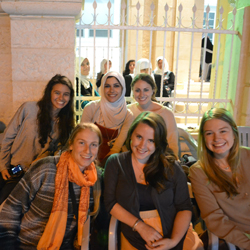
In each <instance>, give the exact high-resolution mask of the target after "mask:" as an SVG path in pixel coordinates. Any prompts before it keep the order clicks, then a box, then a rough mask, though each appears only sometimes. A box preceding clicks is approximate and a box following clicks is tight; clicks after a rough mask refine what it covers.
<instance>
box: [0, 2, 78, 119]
mask: <svg viewBox="0 0 250 250" xmlns="http://www.w3.org/2000/svg"><path fill="white" fill-rule="evenodd" d="M0 4H1V5H0V6H1V9H0V10H1V11H2V13H1V16H0V27H1V28H0V41H1V42H0V60H1V64H3V65H4V68H5V69H2V67H1V69H0V70H1V76H2V75H3V76H4V77H1V78H0V84H1V86H3V87H2V88H1V98H0V105H1V109H0V117H1V120H2V121H3V122H5V123H6V124H7V123H8V122H9V120H10V118H11V117H12V116H13V114H14V113H15V111H16V110H17V108H18V107H19V106H20V105H21V104H22V103H23V102H25V101H32V100H38V99H39V98H40V97H41V95H42V92H43V89H44V87H45V85H46V84H47V82H48V81H49V80H50V79H51V78H52V77H53V76H54V75H55V74H63V75H66V76H67V77H68V78H69V79H70V80H71V81H74V58H75V28H74V26H75V16H77V15H78V14H79V12H80V11H81V0H70V1H67V2H66V1H55V0H54V1H51V2H43V1H33V2H32V3H31V2H25V1H15V2H12V1H2V2H0ZM4 12H5V13H4ZM2 71H3V74H2Z"/></svg>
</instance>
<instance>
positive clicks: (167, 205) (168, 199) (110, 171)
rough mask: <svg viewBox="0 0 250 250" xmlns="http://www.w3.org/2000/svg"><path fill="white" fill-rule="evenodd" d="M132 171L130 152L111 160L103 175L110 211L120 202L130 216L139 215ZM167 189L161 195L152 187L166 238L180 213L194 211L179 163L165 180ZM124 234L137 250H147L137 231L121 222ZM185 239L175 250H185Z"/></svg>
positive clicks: (107, 204)
mask: <svg viewBox="0 0 250 250" xmlns="http://www.w3.org/2000/svg"><path fill="white" fill-rule="evenodd" d="M136 183H137V182H136V179H135V174H134V171H133V166H132V160H131V153H130V152H124V153H121V154H113V155H111V156H110V157H109V159H108V161H107V163H106V168H105V172H104V187H105V188H104V203H105V206H106V209H107V211H108V212H110V210H111V209H112V208H113V206H114V205H115V204H116V203H118V204H120V205H121V206H122V207H123V208H125V209H126V210H127V211H129V212H130V213H131V214H133V215H134V216H136V217H137V218H140V216H139V212H140V211H139V208H140V204H139V196H138V190H137V185H136ZM165 186H166V189H165V190H164V191H162V192H160V193H158V192H157V190H156V189H155V188H153V187H152V188H151V197H152V200H153V202H154V205H155V207H156V209H157V210H158V213H159V215H160V217H161V222H162V229H163V234H164V237H171V233H172V228H173V223H174V219H175V216H176V214H177V212H179V211H183V210H190V211H192V206H191V202H190V198H189V193H188V187H187V179H186V176H185V174H184V172H183V170H182V169H181V167H180V166H179V165H178V164H177V163H176V164H175V165H174V174H173V176H172V177H171V179H169V180H166V183H165ZM121 231H122V233H123V234H124V236H125V237H126V238H127V239H128V240H129V241H130V243H131V244H132V245H133V246H134V247H136V248H138V249H146V248H145V242H144V240H143V239H142V238H141V237H140V235H139V234H138V233H137V232H133V231H132V229H131V228H130V227H129V226H128V225H126V224H124V223H121ZM184 238H185V237H183V239H182V240H181V241H180V242H179V244H178V245H177V246H176V247H175V248H173V249H182V245H183V241H184Z"/></svg>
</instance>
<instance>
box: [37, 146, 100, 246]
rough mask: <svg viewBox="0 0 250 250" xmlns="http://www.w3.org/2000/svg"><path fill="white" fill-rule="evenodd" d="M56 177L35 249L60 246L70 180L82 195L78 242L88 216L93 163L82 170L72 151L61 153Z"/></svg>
mask: <svg viewBox="0 0 250 250" xmlns="http://www.w3.org/2000/svg"><path fill="white" fill-rule="evenodd" d="M56 166H57V172H56V177H55V196H54V202H53V207H52V210H51V214H50V217H49V220H48V222H47V225H46V227H45V230H44V232H43V235H42V237H41V239H40V240H39V242H38V245H37V249H38V250H45V249H53V250H56V249H60V247H61V244H62V241H63V238H64V234H65V230H66V224H67V217H68V194H69V181H71V182H74V183H75V184H77V185H78V186H81V196H80V202H79V209H78V244H79V245H81V243H82V231H83V224H84V223H85V221H86V219H87V214H88V208H89V187H90V186H93V185H94V184H95V182H96V180H97V172H96V168H95V164H94V163H93V162H92V163H91V164H90V165H89V166H88V168H87V169H86V170H85V171H84V174H83V173H82V172H81V170H80V168H79V167H78V165H77V164H76V163H75V162H74V160H73V158H72V157H71V153H70V152H68V151H66V152H64V153H62V155H61V157H60V160H59V162H58V164H57V165H56Z"/></svg>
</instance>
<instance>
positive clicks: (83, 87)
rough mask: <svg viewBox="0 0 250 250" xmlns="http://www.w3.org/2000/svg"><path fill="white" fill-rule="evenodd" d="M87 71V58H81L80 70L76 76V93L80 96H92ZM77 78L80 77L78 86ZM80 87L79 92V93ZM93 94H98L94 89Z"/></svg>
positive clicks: (88, 69)
mask: <svg viewBox="0 0 250 250" xmlns="http://www.w3.org/2000/svg"><path fill="white" fill-rule="evenodd" d="M89 71H90V64H89V60H88V58H86V57H85V58H83V60H82V62H81V72H79V73H78V74H77V76H76V94H77V95H79V94H80V95H82V96H92V89H93V86H92V84H91V82H90V78H89ZM79 79H80V86H79ZM79 87H80V91H81V92H80V93H79V90H78V89H79ZM94 94H95V96H99V94H98V93H97V91H96V90H94Z"/></svg>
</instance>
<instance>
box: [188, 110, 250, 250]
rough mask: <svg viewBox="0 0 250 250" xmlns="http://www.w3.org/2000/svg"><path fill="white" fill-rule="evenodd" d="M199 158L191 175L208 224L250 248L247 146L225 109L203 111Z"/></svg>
mask: <svg viewBox="0 0 250 250" xmlns="http://www.w3.org/2000/svg"><path fill="white" fill-rule="evenodd" d="M198 158H199V161H198V162H197V163H196V164H194V165H193V166H192V167H191V168H190V179H191V182H192V187H193V192H194V194H195V198H196V200H197V202H198V205H199V208H200V210H201V217H202V218H203V219H204V221H205V223H206V226H207V228H208V229H209V230H210V231H211V232H212V233H214V234H215V235H217V236H218V237H219V238H221V239H224V240H226V241H227V242H230V243H232V244H234V245H237V246H238V247H240V248H243V249H250V206H249V204H250V203H249V190H250V184H249V183H250V171H249V160H250V150H249V148H245V147H240V145H239V133H238V129H237V126H236V124H235V121H234V120H233V117H232V115H231V114H230V112H229V111H227V110H226V109H223V108H214V109H211V110H208V111H206V112H205V114H204V115H203V118H202V120H201V124H200V131H199V141H198Z"/></svg>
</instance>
